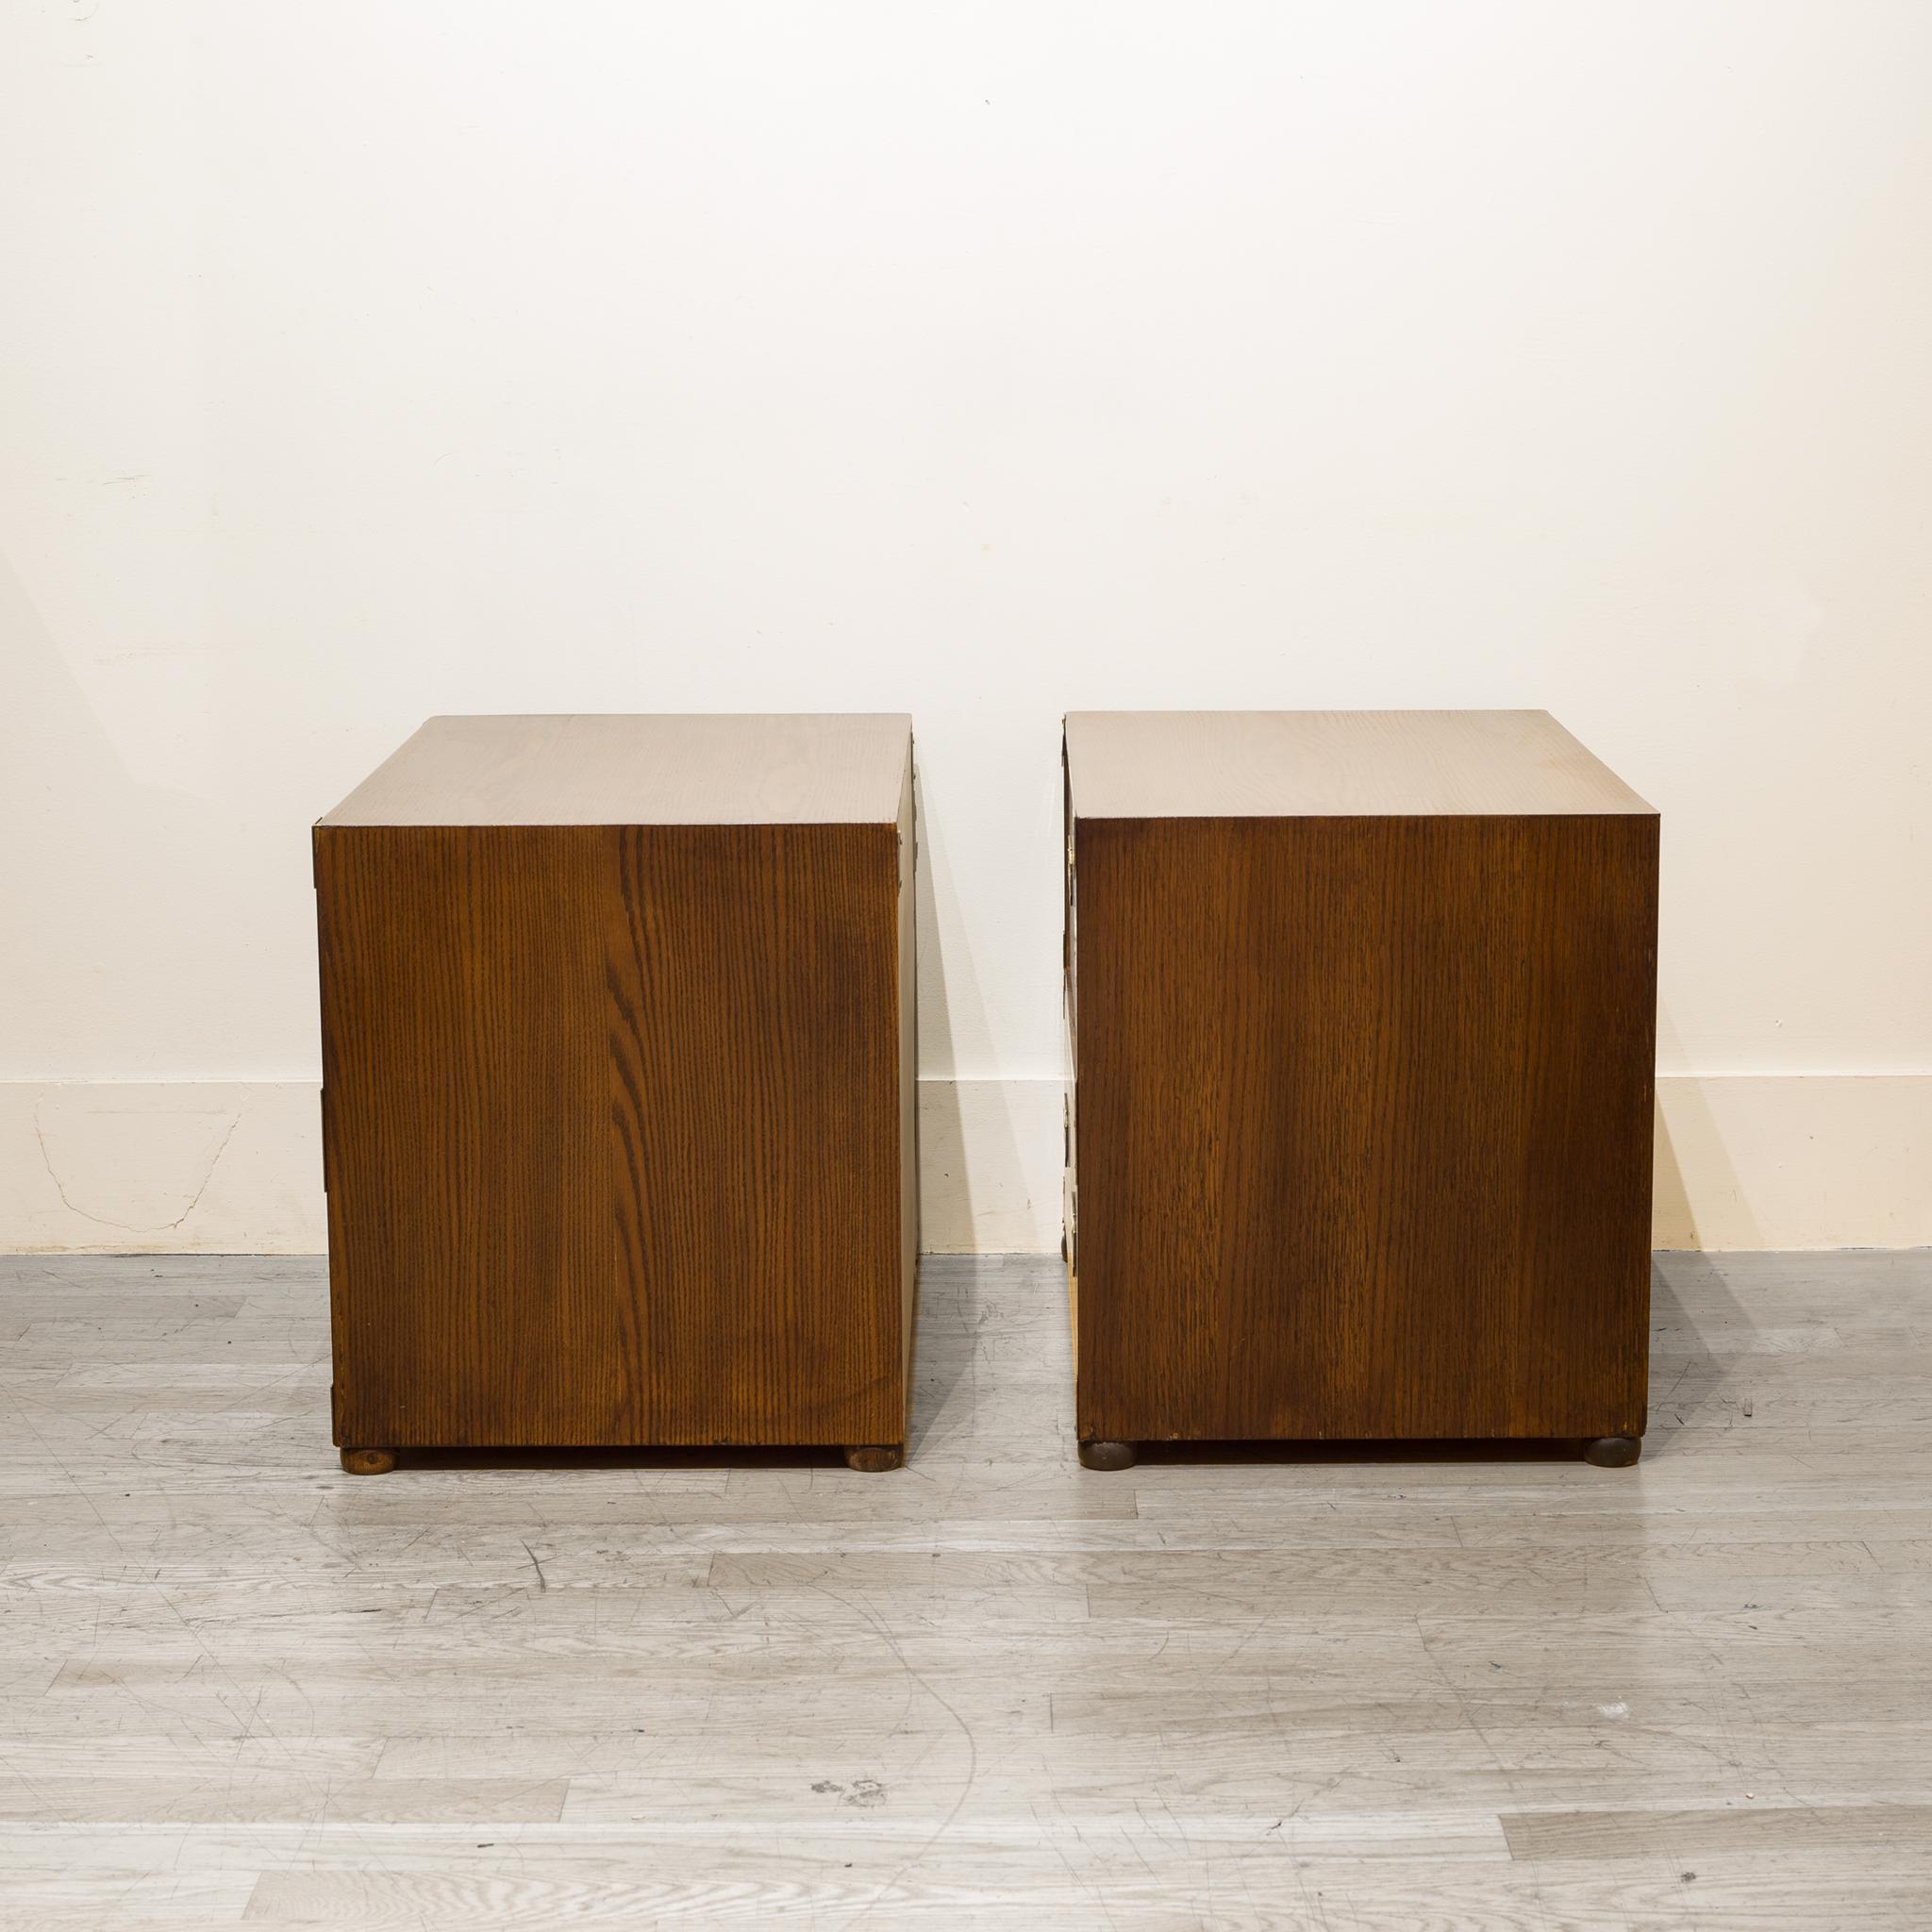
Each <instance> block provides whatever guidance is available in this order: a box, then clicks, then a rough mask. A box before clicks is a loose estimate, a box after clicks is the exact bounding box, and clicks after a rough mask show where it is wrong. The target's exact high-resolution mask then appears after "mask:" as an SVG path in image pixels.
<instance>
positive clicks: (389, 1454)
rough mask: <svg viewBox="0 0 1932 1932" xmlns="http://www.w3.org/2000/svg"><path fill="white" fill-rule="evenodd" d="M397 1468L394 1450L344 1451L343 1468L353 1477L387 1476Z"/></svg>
mask: <svg viewBox="0 0 1932 1932" xmlns="http://www.w3.org/2000/svg"><path fill="white" fill-rule="evenodd" d="M395 1466H396V1452H395V1451H394V1450H393V1449H344V1450H343V1451H342V1467H343V1468H344V1469H346V1470H347V1471H348V1472H349V1474H351V1475H387V1474H389V1473H390V1471H391V1470H392V1469H393V1468H394V1467H395Z"/></svg>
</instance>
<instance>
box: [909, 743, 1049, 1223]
mask: <svg viewBox="0 0 1932 1932" xmlns="http://www.w3.org/2000/svg"><path fill="white" fill-rule="evenodd" d="M912 798H913V815H914V823H915V824H916V826H917V828H918V852H919V865H918V875H917V878H916V880H915V907H916V914H917V919H918V927H919V1040H920V1058H921V1060H922V1062H923V1063H927V1062H936V1063H938V1064H939V1065H940V1066H941V1067H942V1068H943V1069H944V1074H942V1075H941V1076H938V1077H934V1078H931V1079H923V1080H922V1081H921V1082H920V1085H919V1167H920V1174H919V1216H920V1237H921V1243H922V1245H923V1246H924V1250H925V1252H926V1253H928V1254H939V1255H949V1254H968V1253H972V1252H974V1250H976V1249H988V1250H998V1249H1001V1248H1004V1247H1024V1246H1027V1245H1030V1243H1028V1242H1026V1241H1022V1240H1016V1239H1014V1238H1013V1237H1012V1236H1011V1235H1010V1234H1007V1235H1005V1236H1004V1238H1003V1234H1002V1229H1003V1226H1004V1225H1005V1224H1006V1223H1007V1221H1008V1215H1006V1214H1005V1213H1003V1212H1002V1208H1003V1198H1002V1197H1003V1196H1004V1195H1005V1194H1006V1193H1007V1191H1008V1190H1009V1189H1011V1188H1012V1187H1014V1186H1015V1185H1018V1184H1020V1183H1021V1182H1023V1181H1024V1174H1025V1170H1024V1167H1023V1165H1022V1161H1021V1150H1020V1144H1019V1138H1018V1135H1017V1134H1016V1132H1015V1130H1014V1126H1013V1122H1012V1119H1011V1116H1010V1114H1009V1112H1008V1108H1007V1106H1006V1100H1005V1092H1006V1083H1004V1082H1001V1081H998V1080H960V1079H958V1078H957V1077H955V1074H956V1061H955V1058H954V1032H953V1018H954V1015H955V1014H956V1013H962V1012H969V1011H970V1012H971V1013H972V1014H973V1015H974V1017H975V1018H978V1019H980V1020H982V1021H983V1019H984V1016H985V1012H986V1001H985V997H984V995H983V994H982V993H981V991H980V989H979V976H978V974H976V973H975V972H974V968H973V961H972V958H971V957H970V956H969V955H967V954H966V953H965V951H964V947H963V941H962V942H961V949H960V951H959V952H958V954H957V956H956V957H955V958H953V959H952V960H950V961H949V960H948V959H947V958H946V955H945V950H944V946H943V944H942V941H941V917H940V894H941V891H943V892H944V894H945V905H946V909H947V911H948V912H949V913H950V914H951V918H950V920H949V922H948V923H947V925H946V929H948V930H951V931H953V932H959V933H963V932H964V931H965V925H964V923H963V921H962V920H961V919H960V918H959V916H958V913H959V908H958V901H957V899H956V897H955V896H954V893H953V891H952V883H951V881H952V874H951V871H950V869H949V867H948V865H947V862H946V847H945V839H944V836H943V834H942V833H941V832H940V831H939V830H938V828H937V827H936V825H935V824H934V821H933V819H932V817H931V814H930V811H929V808H928V804H927V797H926V782H925V775H924V773H923V772H922V771H921V770H920V769H919V767H918V765H917V763H916V761H915V764H914V767H913V774H912ZM976 1030H977V1032H978V1034H979V1035H980V1037H982V1038H983V1037H984V1036H985V1033H986V1028H985V1026H984V1025H983V1024H982V1025H980V1026H979V1027H978V1028H977V1029H976Z"/></svg>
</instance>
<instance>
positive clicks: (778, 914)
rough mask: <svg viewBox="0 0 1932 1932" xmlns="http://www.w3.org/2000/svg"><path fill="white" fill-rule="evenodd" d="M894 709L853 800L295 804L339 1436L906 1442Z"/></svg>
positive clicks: (903, 1021) (907, 1299)
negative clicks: (318, 816) (865, 782)
mask: <svg viewBox="0 0 1932 1932" xmlns="http://www.w3.org/2000/svg"><path fill="white" fill-rule="evenodd" d="M457 722H461V721H457ZM533 722H538V723H541V724H545V725H550V726H554V724H555V722H556V721H533ZM621 722H622V721H600V723H602V724H606V725H609V724H618V723H621ZM638 722H639V724H641V725H642V724H650V725H654V726H655V725H661V724H662V723H663V722H664V721H638ZM706 722H707V723H708V724H715V723H716V721H706ZM749 722H752V723H765V724H769V723H770V722H771V721H749ZM845 722H847V723H849V722H851V721H845ZM873 722H874V723H876V724H889V723H897V722H899V721H885V720H880V721H873ZM503 723H504V721H491V724H492V725H494V726H498V727H500V726H501V725H502V724H503ZM900 732H901V737H900V743H901V758H902V763H903V764H904V766H905V775H904V778H903V780H902V781H900V782H899V783H897V785H896V787H895V788H894V790H893V791H888V792H887V793H886V794H885V796H886V801H887V802H886V803H885V805H884V806H883V808H882V811H881V815H880V816H878V817H876V818H874V819H872V820H868V821H866V822H860V823H828V822H821V821H818V820H816V819H809V818H808V819H806V820H804V821H803V822H800V821H797V820H787V821H785V822H780V823H769V824H758V823H746V824H726V823H708V824H673V823H649V824H610V825H604V824H556V825H547V824H536V823H532V822H531V820H532V817H533V816H534V814H535V813H536V812H537V811H539V810H541V798H538V799H534V800H533V799H532V798H531V797H529V796H527V795H525V796H522V797H520V798H519V800H518V801H517V805H516V812H517V818H516V822H515V823H513V824H469V823H465V824H424V823H409V824H368V823H364V822H362V821H361V820H360V819H358V817H357V816H356V815H355V813H354V812H348V813H347V814H346V815H345V816H342V819H341V823H325V824H322V825H320V826H318V827H317V830H316V834H315V874H316V889H317V906H318V918H319V926H320V934H321V946H322V981H323V1039H324V1077H325V1106H324V1128H325V1163H326V1179H327V1186H328V1208H329V1235H330V1250H331V1291H332V1297H331V1298H332V1307H333V1318H334V1341H335V1358H336V1386H335V1420H336V1438H337V1441H339V1442H340V1443H341V1444H343V1445H345V1446H353V1447H356V1448H377V1449H394V1448H411V1447H427V1446H468V1447H479V1446H497V1445H501V1446H508V1445H533V1446H535V1445H556V1446H597V1445H611V1446H621V1445H643V1444H653V1443H665V1444H672V1443H686V1444H696V1443H768V1444H781V1443H816V1444H827V1445H836V1446H840V1447H843V1446H845V1445H848V1444H850V1445H860V1446H862V1447H866V1448H867V1449H868V1450H869V1451H871V1452H873V1453H874V1456H876V1455H877V1454H882V1453H883V1450H882V1448H881V1446H880V1445H884V1446H885V1447H890V1446H891V1445H896V1444H899V1443H901V1442H903V1441H904V1439H905V1426H906V1403H907V1388H908V1360H909V1343H910V1329H911V1323H912V1316H913V1303H914V1282H915V1273H916V1256H917V1228H916V1195H914V1193H913V1192H912V1190H911V1185H910V1182H909V1180H908V1169H909V1165H910V1162H911V1159H912V1148H911V1144H910V1135H909V1132H908V1130H907V1127H906V1122H907V1120H908V1117H909V1113H910V1108H911V1091H912V1089H911V1082H912V1077H913V1069H912V1063H911V1055H910V1030H909V1029H910V1008H911V1001H912V986H911V983H910V962H909V954H910V945H909V926H910V919H911V906H912V892H911V844H910V830H911V827H910V807H909V799H910V784H909V742H908V740H907V739H906V737H905V734H904V729H903V724H900ZM604 735H605V736H607V737H608V735H609V734H608V732H606V733H605V734H604ZM713 735H714V736H715V734H713ZM730 735H731V734H728V733H727V734H726V737H727V738H728V737H729V736H730ZM503 737H504V734H503V732H502V730H501V729H500V728H499V729H497V730H496V731H494V732H493V733H492V743H493V745H494V748H495V754H496V756H498V758H499V759H500V757H501V742H500V741H501V740H502V739H503ZM621 737H622V734H619V738H620V740H621ZM446 754H447V745H446V744H445V745H444V746H443V747H442V748H441V752H440V754H439V756H440V757H444V758H446ZM393 763H394V761H392V764H393ZM460 763H461V760H460V759H458V765H460ZM385 770H386V772H387V771H388V770H389V768H385ZM432 775H433V774H432ZM619 775H621V773H620V774H619ZM788 775H791V776H795V774H788ZM836 776H837V774H834V777H835V779H836ZM713 777H715V774H713ZM573 782H574V783H575V784H576V785H577V786H578V788H579V789H581V787H582V784H583V780H582V778H581V776H580V775H578V776H576V777H575V779H574V781H573ZM385 783H391V784H392V783H393V780H392V779H386V780H385ZM410 783H411V788H412V790H411V797H412V804H411V811H412V813H413V814H415V815H416V816H418V817H421V816H424V815H425V814H427V813H429V812H432V811H433V809H434V806H433V801H432V802H431V803H429V804H427V805H425V803H424V802H423V798H422V796H421V794H422V792H423V791H424V781H423V776H422V774H421V771H420V770H419V771H418V772H417V774H414V776H412V777H411V779H410ZM711 789H712V791H714V792H715V791H716V785H715V783H713V785H712V788H711ZM820 790H821V791H829V792H830V793H831V794H833V796H834V804H833V806H832V808H834V809H844V808H848V807H849V796H848V794H849V793H850V791H851V788H850V787H849V786H845V787H842V788H841V785H840V784H838V783H837V782H834V783H831V784H830V785H828V786H824V787H821V788H820ZM895 793H896V795H895ZM358 795H359V794H358ZM673 807H674V808H675V801H673ZM902 852H903V855H904V866H903V874H904V876H903V878H902ZM908 1217H912V1218H913V1224H912V1225H910V1226H908V1224H907V1223H908Z"/></svg>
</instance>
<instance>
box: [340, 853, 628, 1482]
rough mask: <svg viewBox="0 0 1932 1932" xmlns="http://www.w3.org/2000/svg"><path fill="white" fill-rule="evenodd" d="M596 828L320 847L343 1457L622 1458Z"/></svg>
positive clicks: (608, 862)
mask: <svg viewBox="0 0 1932 1932" xmlns="http://www.w3.org/2000/svg"><path fill="white" fill-rule="evenodd" d="M614 876H615V852H614V842H613V835H611V834H610V833H608V832H606V831H602V830H598V829H595V828H587V827H580V828H566V829H538V828H523V829H519V830H515V831H505V830H502V829H497V828H492V827H484V826H476V827H410V828H381V829H376V828H371V829H358V828H324V829H320V830H318V831H317V833H316V835H315V878H316V893H317V901H316V903H317V918H318V924H319V930H320V941H321V966H322V998H323V1005H322V1019H323V1027H322V1033H323V1070H324V1073H323V1077H324V1083H325V1091H326V1093H327V1111H326V1131H327V1141H328V1163H327V1166H328V1186H329V1199H328V1211H329V1250H330V1288H331V1307H332V1315H333V1323H334V1341H335V1360H336V1440H337V1441H339V1442H344V1443H356V1444H365V1445H366V1444H376V1445H382V1446H391V1447H403V1446H411V1445H417V1446H421V1445H436V1444H451V1445H483V1444H496V1443H563V1442H577V1441H609V1440H624V1439H625V1434H626V1432H627V1431H628V1430H629V1429H630V1428H631V1426H632V1424H633V1419H634V1418H635V1417H636V1415H637V1414H638V1393H639V1391H638V1389H637V1386H636V1382H635V1377H634V1374H633V1364H634V1359H635V1349H634V1347H633V1346H632V1338H631V1336H630V1334H629V1333H628V1330H627V1327H626V1324H625V1317H624V1310H623V1307H622V1306H621V1304H620V1303H619V1302H618V1300H617V1299H616V1298H615V1297H614V1296H613V1295H612V1293H611V1291H610V1290H611V1257H610V1242H609V1229H610V1225H611V1215H612V1208H611V1174H610V1163H609V1159H608V1151H607V1144H608V1127H607V1124H606V1123H607V1119H608V1100H607V1094H606V1069H607V1065H608V1054H607V1049H606V1043H605V1025H604V947H603V931H604V921H603V918H602V913H601V908H602V906H603V904H604V903H605V900H606V898H607V896H608V891H609V889H610V883H611V881H612V880H613V879H614Z"/></svg>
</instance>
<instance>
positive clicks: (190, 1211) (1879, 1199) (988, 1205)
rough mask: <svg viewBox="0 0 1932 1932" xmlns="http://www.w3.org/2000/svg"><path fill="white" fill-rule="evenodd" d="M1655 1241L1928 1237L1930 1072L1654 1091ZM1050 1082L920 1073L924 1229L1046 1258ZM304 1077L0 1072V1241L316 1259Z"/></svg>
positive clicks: (1672, 1085) (1052, 1164)
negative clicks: (98, 1078) (43, 1080)
mask: <svg viewBox="0 0 1932 1932" xmlns="http://www.w3.org/2000/svg"><path fill="white" fill-rule="evenodd" d="M1657 1088H1658V1091H1657V1208H1656V1215H1655V1221H1654V1226H1655V1237H1654V1238H1655V1241H1656V1243H1657V1246H1658V1247H1669V1248H1679V1247H1702V1248H1714V1249H1723V1248H1834V1247H1918V1246H1923V1245H1927V1244H1932V1074H1790V1075H1786V1074H1735V1075H1724V1076H1719V1077H1700V1076H1692V1075H1676V1076H1673V1077H1668V1078H1665V1079H1662V1080H1660V1081H1659V1082H1658V1083H1657ZM1061 1093H1062V1087H1061V1083H1060V1082H1059V1081H1058V1080H1055V1079H1041V1080H922V1081H921V1082H920V1092H919V1103H920V1105H919V1119H920V1157H921V1159H920V1164H921V1169H922V1174H923V1183H924V1185H923V1189H922V1200H923V1208H922V1214H923V1221H924V1229H923V1232H924V1245H925V1247H926V1249H927V1251H928V1252H930V1253H934V1254H971V1253H992V1254H1011V1253H1026V1252H1033V1253H1040V1254H1046V1253H1051V1252H1053V1251H1055V1250H1057V1249H1058V1246H1059V1238H1060V1145H1061V1142H1060V1123H1061ZM321 1175H322V1156H321V1143H320V1131H319V1124H318V1108H317V1102H316V1089H315V1087H314V1085H313V1083H311V1082H309V1081H304V1080H288V1081H256V1082H248V1083H215V1082H200V1081H190V1082H171V1083H161V1082H142V1081H132V1082H125V1083H112V1084H109V1083H105V1082H102V1083H91V1084H81V1085H52V1084H32V1083H25V1082H16V1083H13V1084H5V1083H0V1250H4V1251H9V1252H15V1253H19V1252H29V1251H34V1252H72V1253H78V1254H117V1253H124V1254H125V1253H152V1254H224V1253H235V1254H277V1255H286V1254H315V1253H319V1252H320V1251H321V1250H322V1249H323V1248H324V1246H325V1232H324V1222H323V1204H322V1187H321Z"/></svg>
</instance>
